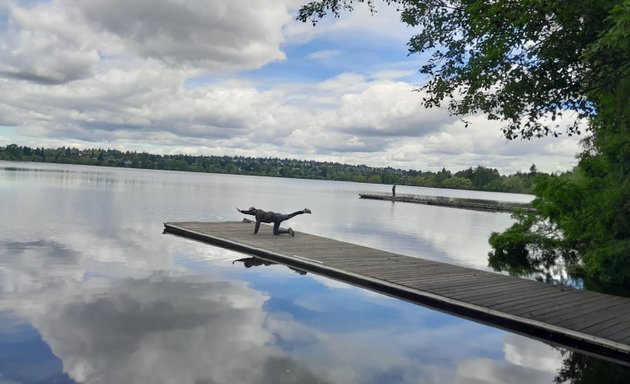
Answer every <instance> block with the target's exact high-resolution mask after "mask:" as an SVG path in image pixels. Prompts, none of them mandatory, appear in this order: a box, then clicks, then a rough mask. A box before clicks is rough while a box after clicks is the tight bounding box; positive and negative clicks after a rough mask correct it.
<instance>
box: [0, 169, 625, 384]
mask: <svg viewBox="0 0 630 384" xmlns="http://www.w3.org/2000/svg"><path fill="white" fill-rule="evenodd" d="M80 168H81V169H82V172H79V173H77V172H74V171H72V172H69V175H70V176H69V177H70V179H71V182H69V183H68V182H65V181H63V180H62V179H63V178H61V179H59V178H57V176H55V175H58V174H59V173H55V172H46V173H45V174H46V175H48V176H45V177H44V176H41V175H42V174H41V173H39V174H38V173H37V172H30V174H35V175H36V176H35V177H32V176H29V175H26V176H24V175H23V174H22V175H21V176H19V177H13V176H11V177H10V178H6V179H3V180H2V183H0V194H2V196H0V210H1V211H2V212H3V214H4V215H5V217H10V218H11V220H5V221H0V382H2V383H8V382H21V383H36V382H72V381H77V382H85V383H132V382H153V383H167V382H183V383H293V382H296V383H297V382H301V383H417V382H422V383H479V382H485V383H506V382H513V383H521V382H540V383H552V382H553V381H554V378H555V377H561V376H559V375H560V374H562V371H561V373H558V372H559V370H561V369H563V368H562V367H563V364H565V365H567V364H568V365H567V366H568V367H570V368H569V369H567V372H568V373H567V375H569V373H570V375H572V376H571V377H573V378H574V379H571V380H574V381H573V382H576V383H577V382H580V381H578V379H580V380H581V379H582V378H584V379H585V380H584V381H582V382H588V381H587V380H588V377H590V376H588V375H589V373H588V372H590V371H588V369H589V367H593V366H596V365H597V366H599V367H601V368H599V370H598V371H597V372H598V375H599V377H600V378H602V377H603V378H605V379H606V382H614V380H615V378H616V377H617V374H618V373H619V377H621V373H623V374H625V375H626V377H627V374H628V372H627V370H626V369H625V368H621V367H619V366H617V365H614V364H610V363H605V362H601V361H599V360H596V359H593V360H589V358H586V357H583V356H582V355H578V354H570V355H569V354H567V353H566V352H565V351H562V350H558V349H555V348H553V347H551V346H549V345H547V344H544V343H540V342H538V341H535V340H531V339H528V338H525V337H521V336H518V335H514V334H510V333H506V332H502V331H500V330H497V329H493V328H490V327H486V326H483V325H479V324H476V323H472V322H469V321H466V320H462V319H459V318H456V317H452V316H448V315H445V314H442V313H439V312H436V311H433V310H430V309H427V308H424V307H421V306H417V305H413V304H409V303H406V302H401V301H398V300H394V299H391V298H389V297H386V296H382V295H378V294H375V293H373V292H370V291H366V290H363V289H358V288H356V287H353V286H350V285H347V284H344V283H341V282H338V281H334V280H330V279H327V278H324V277H321V276H317V275H314V274H312V273H309V274H302V273H296V271H294V270H291V269H288V268H287V267H285V266H282V265H277V264H269V265H268V263H266V262H264V261H263V262H262V263H261V262H260V259H259V260H256V259H253V258H249V257H244V255H242V254H238V253H235V252H231V251H226V250H223V249H220V248H216V247H211V246H208V245H206V244H202V243H198V242H194V241H189V240H186V239H182V238H178V237H176V236H164V235H162V234H161V232H162V222H163V221H168V220H174V219H178V220H179V219H181V220H217V219H236V220H240V219H241V217H240V216H235V215H234V212H233V209H234V208H233V207H234V206H236V205H243V204H250V202H252V200H256V201H255V202H258V203H260V204H259V205H261V206H270V207H280V208H281V207H283V206H289V207H291V206H298V207H299V206H306V205H310V206H311V207H312V208H313V211H314V212H317V214H314V215H313V216H312V218H311V217H309V220H305V221H297V220H299V218H296V226H298V227H299V228H300V230H304V231H307V232H313V233H317V234H321V235H324V236H326V235H329V236H331V237H337V238H341V240H347V238H353V239H355V240H356V241H357V242H361V243H364V244H366V243H369V244H370V245H373V246H375V247H377V248H381V249H389V250H392V251H394V252H401V251H404V252H405V253H412V252H414V249H415V254H416V255H418V254H422V255H429V256H431V257H432V258H439V257H447V258H451V259H453V258H454V257H455V256H453V255H454V252H456V251H455V250H456V249H457V247H461V246H462V245H465V244H466V242H467V241H468V240H469V239H474V238H475V237H479V236H481V235H480V233H481V232H483V233H486V232H487V231H488V229H489V228H491V227H492V228H494V227H495V226H498V227H501V226H504V224H503V222H502V220H503V216H493V215H489V216H486V215H485V214H483V213H481V214H480V216H477V213H475V214H473V215H467V214H466V213H463V212H462V211H461V210H457V213H454V212H449V213H448V214H443V213H442V214H441V213H440V212H444V211H433V210H431V209H429V210H427V209H424V208H421V207H416V206H407V207H405V206H403V205H402V204H397V206H396V207H395V208H394V207H392V206H390V205H389V204H381V205H378V204H372V203H368V204H367V205H364V203H365V202H362V201H359V199H357V198H356V192H357V186H356V185H354V184H345V183H340V184H334V183H319V182H306V181H293V180H275V179H263V180H260V179H258V178H240V177H221V176H216V175H213V176H208V175H186V174H184V175H182V174H174V173H166V174H161V173H159V172H144V171H134V172H135V173H132V174H130V173H128V172H127V171H120V172H119V171H117V170H114V169H111V170H106V171H104V172H105V173H106V175H105V176H104V175H100V172H101V170H100V169H99V170H98V172H95V173H90V170H91V168H89V167H80ZM64 169H66V168H64ZM67 169H70V170H74V169H75V167H69V168H67ZM86 169H87V170H86ZM83 171H86V173H87V175H86V173H83ZM11 172H16V175H17V173H19V171H11ZM63 174H64V175H65V173H63ZM64 177H65V176H64ZM90 177H96V178H102V177H104V178H105V179H107V178H111V179H115V180H118V178H121V179H123V180H124V179H126V178H129V179H132V178H139V179H142V180H144V181H145V182H144V183H136V184H134V183H128V184H126V183H124V182H123V183H119V182H111V183H110V182H105V183H92V182H91V181H89V178H90ZM66 180H67V179H66ZM68 185H72V187H71V188H70V187H69V186H68ZM338 185H339V187H337V186H338ZM361 187H363V186H361ZM401 189H402V188H401ZM15 191H20V193H16V192H15ZM305 200H307V201H309V202H312V203H313V204H303V202H304V201H305ZM377 203H378V202H377ZM250 205H251V204H250ZM440 214H441V216H442V217H437V216H439V215H440ZM450 215H456V216H450ZM462 215H463V216H462ZM449 216H450V219H449ZM375 219H376V221H378V222H381V223H382V225H369V224H365V223H369V222H370V221H369V220H372V222H373V221H374V220H375ZM453 220H454V221H456V222H458V223H459V224H458V225H453V224H452V223H453ZM488 222H490V224H488ZM464 223H474V224H472V226H473V227H474V228H467V227H466V225H468V224H464ZM449 226H450V227H451V228H450V232H448V234H447V235H445V234H444V233H442V232H443V230H444V228H448V227H449ZM432 228H433V230H432ZM479 228H481V229H479ZM483 242H484V243H485V239H483ZM445 243H454V245H452V246H451V247H450V248H449V247H446V249H447V250H446V251H445V250H444V249H445V248H444V247H442V245H443V244H445ZM479 243H480V241H479V240H472V244H473V245H472V246H471V247H468V248H466V249H467V251H469V252H470V253H472V254H474V253H475V252H477V251H478V250H477V248H476V247H477V246H476V245H475V244H479ZM484 252H487V251H486V248H482V256H483V257H484V258H485V253H484ZM458 257H460V258H459V259H457V260H466V259H465V258H461V256H458ZM471 257H472V256H471ZM484 260H485V259H484ZM473 261H474V260H473ZM474 262H476V261H474ZM247 266H250V268H247ZM254 266H261V267H258V268H254ZM563 354H564V355H563ZM580 359H582V360H580ZM573 361H576V362H577V363H572V362H573ZM574 367H577V368H574ZM585 372H586V373H585ZM587 376H588V377H587ZM567 377H568V376H567ZM561 378H562V377H561ZM576 378H577V379H576ZM608 378H610V380H608ZM567 382H570V381H567Z"/></svg>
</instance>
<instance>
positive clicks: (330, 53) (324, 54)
mask: <svg viewBox="0 0 630 384" xmlns="http://www.w3.org/2000/svg"><path fill="white" fill-rule="evenodd" d="M340 54H341V51H339V50H338V49H324V50H321V51H316V52H312V53H309V54H308V55H306V58H307V59H308V60H326V59H330V58H333V57H335V56H339V55H340Z"/></svg>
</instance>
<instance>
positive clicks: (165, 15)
mask: <svg viewBox="0 0 630 384" xmlns="http://www.w3.org/2000/svg"><path fill="white" fill-rule="evenodd" d="M2 4H3V5H2V6H0V13H2V15H0V20H4V21H5V22H3V23H0V93H2V95H3V98H2V100H0V145H6V144H10V143H12V142H14V141H15V137H18V138H19V139H20V140H21V142H19V144H22V145H31V146H55V145H68V144H72V145H79V146H82V147H103V146H106V147H111V148H118V149H122V150H132V149H133V150H151V151H153V152H158V153H176V152H178V151H179V152H185V153H190V154H217V155H223V154H226V155H245V156H254V157H258V156H273V157H297V158H302V159H313V160H322V161H338V162H344V163H351V164H367V165H372V166H392V167H397V168H399V167H400V168H405V169H408V168H413V169H421V170H438V169H441V168H442V167H447V168H449V169H453V170H457V169H463V168H468V167H471V166H472V167H474V166H477V165H483V166H490V167H495V168H498V169H499V170H500V171H501V172H514V171H517V170H525V169H528V168H529V166H530V165H531V163H536V164H537V167H538V169H540V170H543V171H553V170H562V169H568V168H570V167H571V166H572V164H574V163H575V159H574V158H573V157H574V154H575V153H576V152H577V151H578V150H579V148H578V145H577V142H578V140H577V139H575V138H566V137H563V138H560V139H544V140H534V141H531V142H519V141H512V142H508V141H506V140H505V139H504V138H503V137H502V136H501V134H500V127H501V126H500V124H497V123H496V122H489V121H487V120H486V119H484V118H483V117H481V116H472V117H469V118H468V119H469V120H470V121H471V122H472V125H471V127H469V128H468V129H464V128H463V124H462V123H461V121H459V120H458V119H456V118H453V117H452V116H449V115H448V113H447V112H446V111H444V110H441V109H429V110H427V109H425V108H423V107H422V106H421V101H422V97H423V93H422V92H415V90H417V84H416V83H415V82H417V79H415V78H414V77H413V74H414V73H417V68H418V67H419V65H420V64H419V63H418V62H416V59H413V60H409V61H406V62H405V61H403V60H402V58H401V57H404V52H403V53H401V56H396V57H386V58H383V60H382V61H381V62H379V63H377V64H375V65H373V66H369V67H368V66H363V63H361V62H358V63H353V64H352V66H351V67H352V68H351V70H349V69H348V68H349V67H348V66H345V67H344V69H342V70H338V71H336V70H334V68H338V67H335V65H334V64H335V62H336V60H339V58H340V57H341V56H344V57H345V56H346V54H347V53H348V52H351V51H352V49H354V48H353V47H354V46H355V44H354V43H355V42H357V41H359V40H356V39H363V40H361V44H364V46H368V45H369V46H372V47H373V48H374V49H376V50H378V49H379V48H378V47H384V46H392V45H394V44H400V45H401V47H402V46H404V42H405V41H406V40H407V38H408V35H410V34H411V32H413V31H412V30H410V29H409V28H407V27H405V26H404V25H402V24H401V23H400V22H399V20H398V18H399V15H398V13H397V12H396V11H395V9H393V7H382V8H379V12H378V13H377V14H376V15H374V16H371V15H369V12H368V11H367V8H366V7H361V6H360V7H358V8H357V9H356V11H355V12H353V13H351V14H348V15H347V17H345V16H344V17H342V18H341V19H333V18H330V19H326V20H324V21H322V23H321V25H319V26H318V27H316V28H313V27H312V26H311V25H310V24H308V23H306V24H303V23H301V22H297V21H295V20H293V18H294V16H295V11H296V9H297V7H298V6H299V5H300V2H296V1H294V0H286V1H275V0H257V1H254V2H251V1H246V0H238V1H232V0H230V1H228V0H225V1H213V2H205V1H200V0H195V1H183V0H141V1H133V2H130V1H123V0H115V1H106V0H94V1H79V0H54V1H50V2H41V3H39V2H35V3H34V4H32V5H30V6H22V5H19V3H17V2H14V1H9V0H5V1H3V3H2ZM313 42H314V44H312V45H309V44H310V43H313ZM287 47H290V48H291V50H287ZM292 50H295V52H296V53H294V54H293V55H294V57H287V56H286V55H287V52H293V51H292ZM304 59H306V60H304ZM390 59H391V61H390ZM305 61H307V62H309V66H308V67H307V68H306V69H303V70H302V69H301V68H299V67H296V64H295V63H296V62H300V63H303V62H305ZM285 62H286V64H287V67H284V66H283V64H284V63H285ZM322 62H326V63H327V66H326V70H325V71H324V68H323V66H322V68H320V67H319V65H320V64H319V63H322ZM274 63H275V64H274ZM270 64H274V65H278V67H277V68H279V69H274V71H272V72H265V70H266V69H267V67H268V66H269V65H270ZM328 64H333V65H331V66H328ZM346 64H347V63H346ZM257 70H260V71H261V73H262V75H259V76H250V75H252V74H257V73H258V72H256V71H257ZM296 70H297V71H298V72H299V71H303V72H304V73H303V75H304V76H305V77H306V79H307V80H305V81H296V80H295V75H296V74H295V73H294V71H296ZM320 70H322V72H321V73H326V76H322V75H321V73H319V71H320ZM309 71H315V72H318V73H317V74H316V76H313V77H312V78H310V77H309V73H308V72H309ZM268 73H271V75H269V76H272V77H273V78H272V79H268V78H267V76H268V75H267V74H268ZM285 75H286V76H285ZM3 126H5V127H6V126H12V127H14V128H12V130H11V131H12V132H15V134H6V133H5V134H3V129H4V128H3Z"/></svg>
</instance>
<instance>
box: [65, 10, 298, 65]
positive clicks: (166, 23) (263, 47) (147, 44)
mask: <svg viewBox="0 0 630 384" xmlns="http://www.w3.org/2000/svg"><path fill="white" fill-rule="evenodd" d="M65 3H67V4H68V5H70V6H72V7H74V8H76V9H78V10H79V11H80V12H81V13H82V14H83V15H84V16H85V18H86V20H87V21H88V22H89V23H90V24H91V25H92V26H94V27H95V28H98V29H99V30H103V31H105V32H107V33H111V34H113V35H115V36H117V37H118V38H120V39H121V40H123V41H124V42H125V43H126V45H127V46H128V47H129V48H130V49H132V50H133V51H134V52H136V53H138V54H140V55H141V56H144V57H150V58H156V59H159V60H163V61H164V62H166V63H169V64H172V65H191V66H194V67H203V68H209V69H245V68H257V67H259V66H261V65H263V64H265V63H268V62H270V61H274V60H282V59H284V57H285V55H284V53H283V52H282V51H281V50H280V48H279V45H280V44H281V43H282V42H283V39H284V37H283V35H282V30H281V26H282V25H284V24H286V23H287V22H289V21H290V20H291V17H290V15H289V13H288V10H287V7H286V4H285V3H284V2H282V1H273V0H256V1H249V0H230V1H211V2H208V1H201V0H193V1H190V0H185V1H184V0H139V1H125V0H114V1H111V0H95V1H80V0H65Z"/></svg>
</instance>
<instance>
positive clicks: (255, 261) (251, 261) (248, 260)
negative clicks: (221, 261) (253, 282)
mask: <svg viewBox="0 0 630 384" xmlns="http://www.w3.org/2000/svg"><path fill="white" fill-rule="evenodd" d="M236 262H240V263H243V266H244V267H245V268H251V267H260V266H266V267H268V266H270V265H274V264H277V263H274V262H272V261H268V260H264V259H261V258H259V257H255V256H251V257H244V258H241V259H238V260H234V261H233V262H232V264H234V263H236ZM287 268H289V269H290V270H292V271H294V272H296V273H298V274H300V275H306V273H307V272H306V271H304V270H301V269H299V268H295V267H289V266H287Z"/></svg>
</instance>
